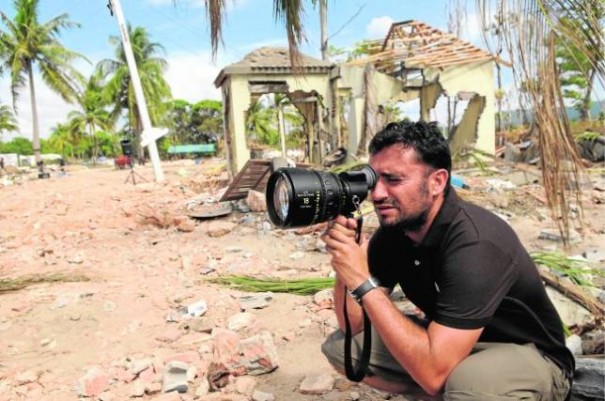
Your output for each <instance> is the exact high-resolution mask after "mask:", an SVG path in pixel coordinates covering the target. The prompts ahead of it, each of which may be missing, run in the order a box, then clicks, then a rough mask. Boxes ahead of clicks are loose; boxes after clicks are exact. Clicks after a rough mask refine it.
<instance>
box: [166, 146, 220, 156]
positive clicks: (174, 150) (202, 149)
mask: <svg viewBox="0 0 605 401" xmlns="http://www.w3.org/2000/svg"><path fill="white" fill-rule="evenodd" d="M168 153H170V154H182V153H199V154H211V153H216V144H215V143H201V144H197V145H172V146H171V147H169V148H168Z"/></svg>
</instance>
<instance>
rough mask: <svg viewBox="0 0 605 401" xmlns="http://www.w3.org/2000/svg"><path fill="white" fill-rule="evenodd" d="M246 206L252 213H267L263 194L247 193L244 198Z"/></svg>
mask: <svg viewBox="0 0 605 401" xmlns="http://www.w3.org/2000/svg"><path fill="white" fill-rule="evenodd" d="M246 204H247V205H248V207H249V208H250V211H252V212H265V211H267V201H266V200H265V194H264V193H263V192H258V191H253V190H250V191H248V196H247V197H246Z"/></svg>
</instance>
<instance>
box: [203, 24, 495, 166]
mask: <svg viewBox="0 0 605 401" xmlns="http://www.w3.org/2000/svg"><path fill="white" fill-rule="evenodd" d="M496 61H497V60H496V58H495V57H494V56H493V55H491V54H489V53H488V52H486V51H484V50H482V49H480V48H478V47H476V46H474V45H472V44H470V43H468V42H465V41H463V40H461V39H459V38H457V37H456V36H455V35H453V34H450V33H444V32H442V31H440V30H438V29H435V28H432V27H430V26H428V25H427V24H424V23H422V22H419V21H404V22H398V23H394V24H393V25H392V26H391V28H390V30H389V32H388V34H387V35H386V38H385V39H384V40H383V41H381V44H380V46H378V47H377V48H376V49H375V50H374V51H373V52H372V54H371V55H369V56H367V57H365V58H363V59H358V60H353V61H350V62H347V63H341V64H335V63H331V62H327V61H323V60H318V59H314V58H312V57H309V56H306V55H303V56H302V60H301V67H300V68H299V70H297V71H293V69H292V67H291V63H290V58H289V53H288V49H286V48H272V47H263V48H260V49H257V50H255V51H253V52H251V53H249V54H248V55H246V56H245V57H244V58H243V59H242V60H240V61H238V62H236V63H234V64H231V65H229V66H227V67H225V68H224V69H223V70H221V71H220V73H219V75H218V76H217V78H216V79H215V82H214V84H215V86H216V87H218V88H221V91H222V97H223V106H224V107H223V112H224V121H225V124H224V138H225V148H226V153H227V158H228V160H229V169H230V171H231V173H232V174H236V173H237V172H238V171H240V170H241V169H242V167H244V165H245V164H246V162H247V161H248V160H249V159H250V157H251V152H250V149H249V147H248V143H247V138H246V124H245V121H246V114H247V112H248V109H249V108H250V107H251V106H252V105H253V104H254V102H255V101H256V100H258V98H259V97H260V96H262V95H264V94H269V93H280V94H283V95H285V96H287V97H288V98H289V100H290V101H291V103H292V104H293V105H294V106H295V107H296V108H297V109H298V111H299V112H300V114H301V115H302V116H303V118H304V127H303V129H304V132H305V137H306V138H305V139H306V148H305V161H306V162H309V163H312V164H316V165H321V164H322V162H323V160H324V158H325V156H326V154H327V153H328V152H329V151H330V150H335V149H337V148H342V149H346V150H347V153H348V154H351V155H356V156H363V155H364V154H365V151H366V147H367V143H368V141H369V140H370V139H371V138H372V136H373V135H374V134H375V133H376V132H377V131H378V130H379V129H380V128H381V127H382V126H383V125H384V124H385V123H386V122H388V121H386V119H387V116H386V114H385V113H384V110H385V107H386V106H387V105H389V104H393V103H397V102H409V101H415V102H416V103H415V104H417V105H418V106H417V107H418V115H419V117H420V119H422V120H425V121H430V120H431V111H432V110H434V109H435V107H436V104H437V101H438V100H439V99H440V98H442V97H446V98H448V99H454V101H455V102H457V103H456V104H460V107H461V108H462V106H465V109H464V111H463V112H462V113H461V116H460V118H457V119H456V121H455V124H452V125H451V127H449V129H448V130H447V132H446V133H445V134H446V135H447V137H448V140H449V142H450V147H451V149H452V152H453V153H454V154H455V153H457V152H460V151H462V150H464V149H467V148H474V149H477V150H479V151H481V152H484V153H487V154H494V152H495V115H494V113H495V111H494V102H495V88H494V82H493V81H494V79H493V71H494V65H495V64H494V63H495V62H496ZM448 101H449V100H448ZM458 102H459V103H458ZM282 146H283V144H282Z"/></svg>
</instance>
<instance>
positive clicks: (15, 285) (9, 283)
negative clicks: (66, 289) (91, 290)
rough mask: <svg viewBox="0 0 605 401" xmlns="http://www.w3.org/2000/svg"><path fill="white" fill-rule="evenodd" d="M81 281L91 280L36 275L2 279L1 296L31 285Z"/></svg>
mask: <svg viewBox="0 0 605 401" xmlns="http://www.w3.org/2000/svg"><path fill="white" fill-rule="evenodd" d="M79 281H90V279H89V278H88V277H86V276H84V275H81V274H67V273H55V274H48V275H42V274H34V275H31V276H23V277H17V278H0V295H1V294H5V293H8V292H13V291H19V290H22V289H24V288H27V287H29V286H31V285H36V284H43V283H74V282H79Z"/></svg>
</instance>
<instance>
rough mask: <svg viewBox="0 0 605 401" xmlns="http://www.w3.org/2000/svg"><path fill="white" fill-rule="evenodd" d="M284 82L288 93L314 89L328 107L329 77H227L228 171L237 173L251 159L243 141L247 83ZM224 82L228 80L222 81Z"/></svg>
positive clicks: (248, 104) (248, 95)
mask: <svg viewBox="0 0 605 401" xmlns="http://www.w3.org/2000/svg"><path fill="white" fill-rule="evenodd" d="M253 81H262V82H284V81H285V82H286V83H287V84H288V89H289V91H290V92H294V91H297V90H301V91H303V92H312V91H315V92H317V93H318V95H319V96H320V97H321V99H322V103H323V106H324V107H325V108H329V107H330V106H331V105H330V96H329V85H330V81H329V76H328V75H327V74H326V75H307V76H304V77H302V76H301V77H297V78H294V77H293V76H291V75H276V74H274V75H230V76H229V78H227V81H226V82H228V84H229V85H230V90H229V92H230V93H231V95H230V96H229V106H230V108H229V110H230V119H229V130H230V134H231V144H230V145H229V146H227V151H228V152H229V155H228V157H229V163H230V168H231V172H232V173H233V174H237V172H239V171H240V170H241V169H242V168H243V167H244V165H245V164H246V162H247V161H248V160H249V159H250V149H249V148H248V146H247V141H246V139H247V138H246V111H247V110H248V109H249V108H250V106H251V93H250V90H249V88H248V82H253ZM225 84H227V83H225Z"/></svg>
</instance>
